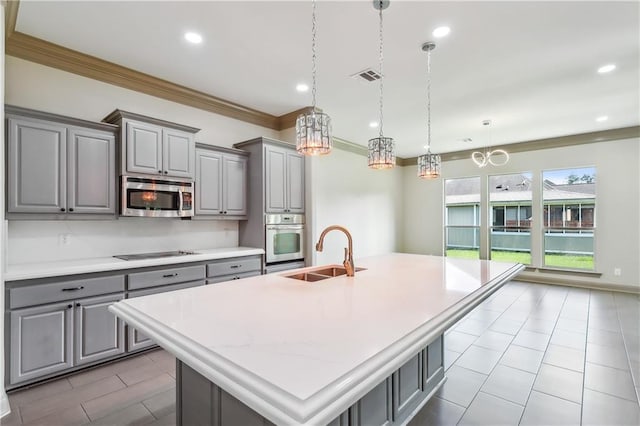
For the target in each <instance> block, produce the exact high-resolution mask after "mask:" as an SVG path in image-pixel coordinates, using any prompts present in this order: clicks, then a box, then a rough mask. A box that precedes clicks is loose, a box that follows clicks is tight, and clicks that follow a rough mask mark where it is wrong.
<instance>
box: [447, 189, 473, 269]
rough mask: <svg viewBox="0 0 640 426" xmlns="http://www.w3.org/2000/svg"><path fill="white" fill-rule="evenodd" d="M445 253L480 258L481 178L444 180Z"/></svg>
mask: <svg viewBox="0 0 640 426" xmlns="http://www.w3.org/2000/svg"><path fill="white" fill-rule="evenodd" d="M445 210H446V212H445V220H446V223H445V244H446V247H445V252H446V255H447V256H451V257H465V258H471V259H479V258H480V252H479V250H480V177H472V178H461V179H447V180H446V181H445Z"/></svg>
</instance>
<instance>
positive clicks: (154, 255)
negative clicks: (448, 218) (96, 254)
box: [113, 250, 198, 260]
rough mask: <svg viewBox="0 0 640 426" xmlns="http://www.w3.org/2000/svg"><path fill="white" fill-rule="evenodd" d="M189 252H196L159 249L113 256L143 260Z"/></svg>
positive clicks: (185, 254)
mask: <svg viewBox="0 0 640 426" xmlns="http://www.w3.org/2000/svg"><path fill="white" fill-rule="evenodd" d="M190 254H198V253H196V252H193V251H185V250H176V251H161V252H155V253H138V254H120V255H117V256H113V257H115V258H117V259H122V260H145V259H159V258H161V257H176V256H188V255H190Z"/></svg>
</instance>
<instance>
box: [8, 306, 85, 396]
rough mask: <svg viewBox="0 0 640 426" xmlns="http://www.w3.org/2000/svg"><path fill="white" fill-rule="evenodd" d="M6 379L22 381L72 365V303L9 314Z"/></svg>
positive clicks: (21, 310)
mask: <svg viewBox="0 0 640 426" xmlns="http://www.w3.org/2000/svg"><path fill="white" fill-rule="evenodd" d="M10 324H11V346H10V348H11V354H10V381H11V383H19V382H24V381H27V380H30V379H34V378H37V377H42V376H46V375H48V374H52V373H56V372H59V371H63V370H66V369H68V368H71V367H72V366H73V330H72V327H73V305H72V304H71V303H59V304H54V305H47V306H38V307H35V308H27V309H18V310H15V311H12V312H11V314H10Z"/></svg>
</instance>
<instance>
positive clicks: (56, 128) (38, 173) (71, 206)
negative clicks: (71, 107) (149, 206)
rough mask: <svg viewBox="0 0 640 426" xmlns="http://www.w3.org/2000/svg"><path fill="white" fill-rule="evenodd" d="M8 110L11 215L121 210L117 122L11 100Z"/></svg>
mask: <svg viewBox="0 0 640 426" xmlns="http://www.w3.org/2000/svg"><path fill="white" fill-rule="evenodd" d="M6 111H7V115H6V116H7V136H8V138H7V145H8V149H7V154H8V155H7V212H8V213H9V215H8V216H9V218H11V217H12V215H13V214H22V213H39V214H57V215H59V214H69V215H76V214H82V213H85V214H108V215H113V214H115V211H116V208H115V206H116V179H115V149H116V140H115V135H116V127H115V126H111V125H108V124H102V123H91V122H85V121H82V120H75V119H71V118H68V117H62V116H57V115H53V114H46V113H40V112H37V111H32V110H27V109H23V108H17V107H11V106H7V107H6ZM14 217H15V216H14Z"/></svg>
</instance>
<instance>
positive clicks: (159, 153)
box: [102, 110, 200, 179]
mask: <svg viewBox="0 0 640 426" xmlns="http://www.w3.org/2000/svg"><path fill="white" fill-rule="evenodd" d="M102 121H104V122H107V123H111V124H116V125H119V126H120V129H121V134H120V135H121V142H120V143H121V152H122V159H121V162H120V174H144V175H152V176H154V177H157V176H160V175H162V176H166V177H174V178H176V177H177V178H187V179H193V178H194V174H195V161H196V158H195V155H196V154H195V152H196V143H195V136H194V135H195V133H197V132H198V131H199V130H200V129H196V128H194V127H189V126H184V125H182V124H177V123H172V122H170V121H164V120H159V119H156V118H152V117H147V116H144V115H140V114H134V113H131V112H127V111H122V110H115V111H113V112H112V113H111V114H109V115H108V116H107V117H105V118H104V119H103V120H102Z"/></svg>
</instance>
